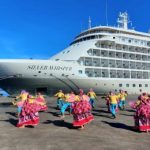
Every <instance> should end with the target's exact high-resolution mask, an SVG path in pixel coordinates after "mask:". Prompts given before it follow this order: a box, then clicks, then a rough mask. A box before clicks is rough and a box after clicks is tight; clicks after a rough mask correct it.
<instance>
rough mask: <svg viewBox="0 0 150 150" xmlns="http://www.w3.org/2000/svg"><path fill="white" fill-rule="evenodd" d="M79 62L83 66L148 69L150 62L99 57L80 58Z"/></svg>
mask: <svg viewBox="0 0 150 150" xmlns="http://www.w3.org/2000/svg"><path fill="white" fill-rule="evenodd" d="M79 63H80V64H81V65H84V66H94V67H110V68H112V67H113V68H125V69H140V70H150V63H148V62H135V61H123V60H112V59H100V58H88V57H85V58H80V60H79Z"/></svg>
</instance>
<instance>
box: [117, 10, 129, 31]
mask: <svg viewBox="0 0 150 150" xmlns="http://www.w3.org/2000/svg"><path fill="white" fill-rule="evenodd" d="M117 22H118V27H119V28H123V29H125V30H128V23H129V22H130V21H129V16H128V13H127V12H124V13H121V12H120V13H119V17H118V20H117Z"/></svg>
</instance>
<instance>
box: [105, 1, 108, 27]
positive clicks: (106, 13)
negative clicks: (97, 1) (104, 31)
mask: <svg viewBox="0 0 150 150" xmlns="http://www.w3.org/2000/svg"><path fill="white" fill-rule="evenodd" d="M105 17H106V25H107V26H108V1H107V0H106V4H105Z"/></svg>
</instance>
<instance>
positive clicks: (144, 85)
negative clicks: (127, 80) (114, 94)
mask: <svg viewBox="0 0 150 150" xmlns="http://www.w3.org/2000/svg"><path fill="white" fill-rule="evenodd" d="M119 87H139V88H141V87H148V84H126V85H123V84H121V83H120V84H119Z"/></svg>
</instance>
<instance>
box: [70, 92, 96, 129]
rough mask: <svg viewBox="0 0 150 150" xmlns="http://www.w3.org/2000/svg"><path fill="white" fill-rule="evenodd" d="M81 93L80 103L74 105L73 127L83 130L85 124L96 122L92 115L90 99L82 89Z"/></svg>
mask: <svg viewBox="0 0 150 150" xmlns="http://www.w3.org/2000/svg"><path fill="white" fill-rule="evenodd" d="M79 92H80V93H79V98H80V101H75V102H74V103H72V114H73V119H74V121H73V126H75V127H80V129H83V128H84V125H85V124H88V123H89V122H91V121H92V120H94V117H93V115H92V114H91V109H92V107H91V105H90V103H89V97H88V96H87V95H85V94H84V92H83V90H82V89H80V90H79Z"/></svg>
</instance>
